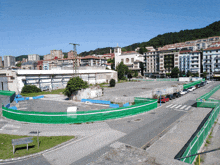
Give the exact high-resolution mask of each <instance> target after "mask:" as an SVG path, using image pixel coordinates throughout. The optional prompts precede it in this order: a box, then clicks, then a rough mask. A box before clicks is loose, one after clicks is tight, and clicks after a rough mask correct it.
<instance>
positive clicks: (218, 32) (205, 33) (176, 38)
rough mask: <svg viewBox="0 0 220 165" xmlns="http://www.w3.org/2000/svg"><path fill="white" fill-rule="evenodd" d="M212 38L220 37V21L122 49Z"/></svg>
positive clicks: (160, 35) (95, 52) (101, 51)
mask: <svg viewBox="0 0 220 165" xmlns="http://www.w3.org/2000/svg"><path fill="white" fill-rule="evenodd" d="M212 36H220V21H217V22H214V23H212V24H210V25H208V26H206V27H204V28H200V29H193V30H188V29H187V30H181V31H179V32H169V33H164V34H159V35H157V36H156V37H154V38H152V39H150V40H149V41H147V42H142V43H134V44H132V45H129V46H125V47H123V48H122V50H123V51H131V50H135V48H137V47H145V46H153V47H154V48H158V47H161V46H164V45H168V44H173V43H178V42H185V41H189V40H196V39H200V38H207V37H212ZM110 48H112V47H107V48H98V49H95V50H90V51H88V52H86V51H85V52H82V53H80V54H79V55H80V56H86V55H92V54H105V53H109V49H110Z"/></svg>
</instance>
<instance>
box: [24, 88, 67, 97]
mask: <svg viewBox="0 0 220 165" xmlns="http://www.w3.org/2000/svg"><path fill="white" fill-rule="evenodd" d="M64 90H65V89H56V90H52V91H51V92H50V91H42V92H38V93H21V95H22V96H25V97H34V96H39V95H47V94H60V93H63V92H64Z"/></svg>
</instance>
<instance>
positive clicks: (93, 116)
mask: <svg viewBox="0 0 220 165" xmlns="http://www.w3.org/2000/svg"><path fill="white" fill-rule="evenodd" d="M155 108H157V100H156V99H146V98H135V105H131V106H128V107H120V108H111V109H102V110H93V111H78V112H75V113H74V112H72V113H67V112H54V113H51V112H30V111H21V110H12V109H8V108H6V107H2V114H3V116H4V117H6V118H9V119H13V120H18V121H23V122H31V123H48V124H66V123H85V122H94V121H102V120H108V119H115V118H122V117H125V116H131V115H136V114H139V113H143V112H147V111H150V110H152V109H155Z"/></svg>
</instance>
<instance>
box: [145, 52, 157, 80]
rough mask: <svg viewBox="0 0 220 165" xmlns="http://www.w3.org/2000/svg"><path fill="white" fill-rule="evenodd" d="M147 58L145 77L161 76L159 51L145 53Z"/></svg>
mask: <svg viewBox="0 0 220 165" xmlns="http://www.w3.org/2000/svg"><path fill="white" fill-rule="evenodd" d="M144 57H145V63H146V66H145V69H146V71H145V75H146V76H147V77H151V76H153V75H154V76H157V75H159V51H150V52H146V53H144Z"/></svg>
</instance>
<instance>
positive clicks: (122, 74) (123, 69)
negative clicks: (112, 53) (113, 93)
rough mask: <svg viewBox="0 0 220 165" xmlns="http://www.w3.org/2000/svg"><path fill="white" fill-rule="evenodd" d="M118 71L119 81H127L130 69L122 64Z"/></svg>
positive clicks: (117, 68)
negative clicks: (126, 76)
mask: <svg viewBox="0 0 220 165" xmlns="http://www.w3.org/2000/svg"><path fill="white" fill-rule="evenodd" d="M116 71H118V79H119V80H125V79H126V78H125V75H127V73H128V72H129V70H128V67H127V66H126V65H125V64H123V62H121V63H120V64H119V65H118V66H117V67H116Z"/></svg>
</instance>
